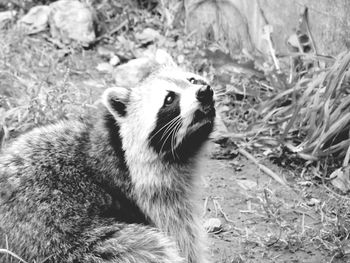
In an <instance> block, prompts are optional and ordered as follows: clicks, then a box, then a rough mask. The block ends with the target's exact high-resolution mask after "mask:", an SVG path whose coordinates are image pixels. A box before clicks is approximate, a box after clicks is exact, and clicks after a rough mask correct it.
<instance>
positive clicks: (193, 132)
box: [149, 77, 215, 162]
mask: <svg viewBox="0 0 350 263" xmlns="http://www.w3.org/2000/svg"><path fill="white" fill-rule="evenodd" d="M168 81H170V83H171V82H175V83H176V85H177V86H179V87H181V88H180V89H178V92H175V91H168V93H167V94H166V97H165V99H164V103H163V105H162V107H161V108H160V109H159V111H158V114H157V118H156V120H157V121H156V125H155V128H154V129H153V131H152V132H151V133H150V136H149V144H150V146H151V147H152V148H153V149H154V150H155V151H156V152H157V153H158V154H160V155H161V156H162V157H164V158H165V159H166V160H168V161H179V162H183V161H186V160H187V159H188V158H189V157H191V156H193V155H194V154H195V153H196V152H197V151H198V150H199V148H200V146H201V145H202V144H203V142H204V141H205V140H206V139H207V138H208V136H209V134H210V133H211V131H212V129H213V123H214V118H215V108H214V99H213V94H214V92H213V90H212V89H211V87H210V85H209V84H208V83H207V82H206V81H204V80H203V79H200V78H195V77H190V78H188V79H183V78H182V79H175V80H172V79H171V78H169V79H168Z"/></svg>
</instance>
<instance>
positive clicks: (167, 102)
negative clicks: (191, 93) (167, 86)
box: [164, 92, 175, 105]
mask: <svg viewBox="0 0 350 263" xmlns="http://www.w3.org/2000/svg"><path fill="white" fill-rule="evenodd" d="M174 100H175V93H174V92H169V93H168V95H167V96H166V97H165V99H164V105H171V104H172V103H173V102H174Z"/></svg>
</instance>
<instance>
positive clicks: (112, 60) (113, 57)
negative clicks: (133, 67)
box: [109, 55, 120, 66]
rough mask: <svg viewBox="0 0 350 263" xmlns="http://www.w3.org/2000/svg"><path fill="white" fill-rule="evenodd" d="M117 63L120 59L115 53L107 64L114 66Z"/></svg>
mask: <svg viewBox="0 0 350 263" xmlns="http://www.w3.org/2000/svg"><path fill="white" fill-rule="evenodd" d="M119 63H120V59H119V57H118V56H116V55H114V56H112V57H111V59H110V60H109V64H111V65H112V66H116V65H118V64H119Z"/></svg>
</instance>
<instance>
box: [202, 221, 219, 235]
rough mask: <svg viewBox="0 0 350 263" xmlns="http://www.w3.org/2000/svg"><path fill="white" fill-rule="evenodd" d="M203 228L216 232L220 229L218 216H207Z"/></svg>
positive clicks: (209, 231)
mask: <svg viewBox="0 0 350 263" xmlns="http://www.w3.org/2000/svg"><path fill="white" fill-rule="evenodd" d="M204 228H205V230H206V231H207V232H208V233H217V232H221V230H222V223H221V220H220V219H219V218H214V217H213V218H209V219H208V220H207V221H205V223H204Z"/></svg>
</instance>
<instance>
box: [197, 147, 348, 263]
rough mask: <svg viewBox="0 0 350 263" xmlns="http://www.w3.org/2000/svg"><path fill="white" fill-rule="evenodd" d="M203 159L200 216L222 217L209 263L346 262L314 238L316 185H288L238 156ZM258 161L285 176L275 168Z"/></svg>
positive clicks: (317, 216)
mask: <svg viewBox="0 0 350 263" xmlns="http://www.w3.org/2000/svg"><path fill="white" fill-rule="evenodd" d="M213 145H214V144H213V143H212V145H211V147H210V149H209V152H213V151H214V150H213V149H214V148H215V147H213ZM206 158H207V161H202V162H201V169H202V176H204V178H205V180H204V189H205V190H204V193H203V198H202V200H201V202H202V203H207V204H206V205H204V207H205V208H204V209H205V210H203V211H205V212H203V213H204V214H205V218H206V219H208V218H219V219H220V220H221V222H222V229H220V230H219V231H217V232H216V233H211V234H210V249H211V253H212V257H213V259H214V262H217V263H219V262H225V263H226V262H230V263H231V262H232V263H238V262H245V263H249V262H262V263H265V262H266V263H268V262H281V263H282V262H294V263H297V262H303V263H304V262H305V263H323V262H349V260H350V259H349V258H346V257H345V258H344V257H343V258H341V259H337V257H336V256H335V255H332V254H331V253H329V252H328V251H326V250H325V249H324V245H325V244H324V242H322V241H321V240H320V239H319V238H318V231H319V228H321V225H322V221H323V218H322V216H323V215H322V213H320V210H319V205H320V204H321V203H322V200H321V199H319V198H321V196H322V192H323V191H324V189H322V186H321V189H320V186H318V187H316V186H312V184H306V183H301V182H297V180H294V179H293V180H289V185H291V184H294V186H295V187H293V188H294V189H292V188H289V187H285V186H282V185H280V184H279V183H277V182H276V181H274V180H273V179H271V178H270V177H269V176H267V175H266V174H264V173H263V172H262V171H259V169H258V168H257V167H256V165H255V164H253V163H252V162H250V161H249V160H247V159H246V158H245V157H242V156H237V157H236V158H235V159H234V160H216V159H212V158H210V156H209V155H207V156H206ZM264 164H265V165H266V166H268V167H270V168H271V169H273V170H274V171H276V172H277V173H282V176H283V175H284V176H285V177H286V176H287V174H286V173H285V172H284V171H283V169H281V168H280V167H277V166H275V165H274V164H272V163H270V162H266V161H265V162H264ZM283 173H284V174H283ZM300 196H305V197H306V198H303V199H302V198H301V197H300ZM206 201H207V202H206ZM225 217H226V218H225ZM320 231H321V232H322V231H325V230H320ZM325 232H326V231H325Z"/></svg>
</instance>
